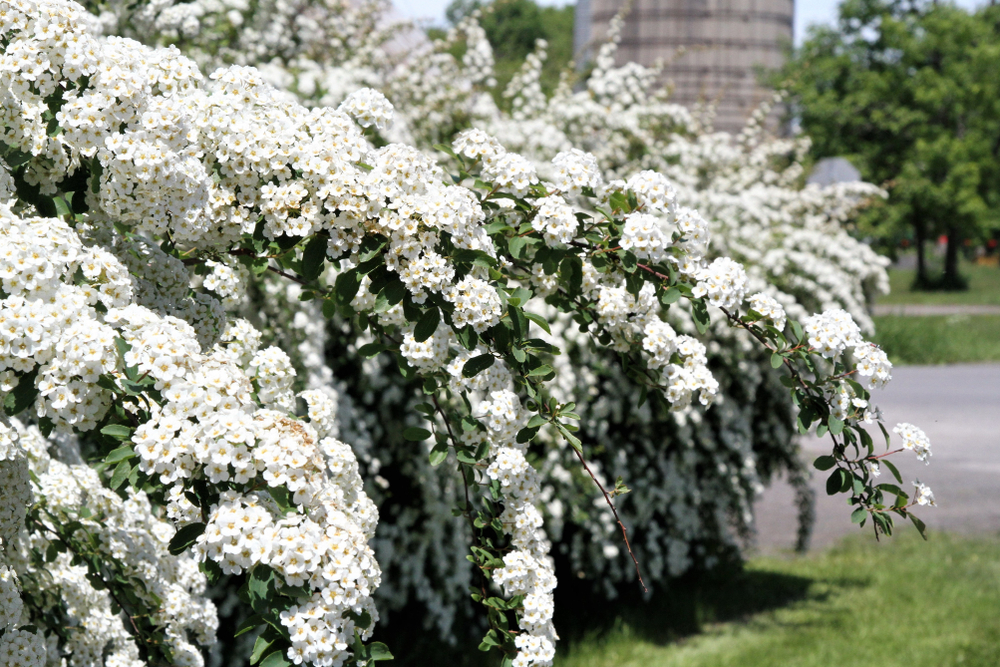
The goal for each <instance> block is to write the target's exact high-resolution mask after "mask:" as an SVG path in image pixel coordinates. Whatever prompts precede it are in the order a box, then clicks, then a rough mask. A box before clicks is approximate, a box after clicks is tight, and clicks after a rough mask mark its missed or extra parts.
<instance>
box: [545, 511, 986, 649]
mask: <svg viewBox="0 0 1000 667" xmlns="http://www.w3.org/2000/svg"><path fill="white" fill-rule="evenodd" d="M912 533H913V531H907V533H904V534H902V535H898V536H896V537H893V538H890V539H888V540H883V541H882V543H880V544H876V543H874V542H873V541H871V540H864V539H858V538H855V539H851V540H848V541H846V542H844V543H843V544H842V545H841V546H839V547H837V548H834V549H832V550H829V551H826V552H823V553H821V554H817V555H811V556H807V557H802V558H794V559H778V558H757V559H754V560H752V561H751V562H750V563H749V564H748V566H747V569H746V571H745V572H744V573H743V574H742V575H740V577H739V578H737V579H736V580H734V581H732V582H729V583H728V584H723V585H721V586H720V589H719V590H717V591H714V592H709V594H706V595H703V596H702V598H703V599H702V602H701V603H700V604H701V611H700V612H699V614H700V616H702V617H703V618H706V619H709V620H710V619H711V618H712V616H713V615H720V614H721V615H722V616H724V620H723V622H706V623H704V624H702V627H701V629H700V631H699V632H695V633H694V634H689V635H688V636H686V637H682V638H680V639H678V638H676V637H670V636H669V635H670V633H669V632H667V633H664V632H663V631H661V630H659V629H658V628H660V627H669V626H671V625H672V624H671V620H670V619H668V618H665V617H664V616H662V615H657V613H655V612H650V611H648V610H647V611H645V612H643V611H641V610H640V611H639V612H637V613H636V612H633V613H631V614H630V615H629V616H628V619H627V620H622V619H621V618H619V620H618V621H617V622H615V623H613V624H612V625H611V629H610V630H607V629H605V630H603V631H601V632H600V633H598V632H596V631H592V632H589V633H585V635H584V636H583V638H580V639H576V640H572V639H570V640H569V641H565V642H562V645H561V649H560V655H559V657H558V658H557V660H556V663H555V664H556V667H611V666H614V667H632V666H634V667H675V666H676V667H784V666H788V667H832V666H836V667H872V666H878V667H896V666H899V667H944V666H950V665H962V666H963V667H980V666H981V667H995V666H996V665H1000V613H998V612H1000V539H996V538H978V539H963V538H958V537H950V536H947V535H941V534H932V535H930V541H929V542H922V541H920V540H919V538H918V537H916V535H914V534H912ZM665 595H669V593H666V594H665ZM782 600H784V603H782ZM775 603H777V604H775ZM762 606H763V607H764V608H769V609H768V610H766V611H759V610H760V609H761V607H762ZM740 609H743V610H746V613H745V616H744V617H742V618H741V617H740V613H739V612H740ZM579 613H580V614H587V611H586V610H583V609H581V610H579ZM560 630H561V628H560ZM664 635H667V636H664Z"/></svg>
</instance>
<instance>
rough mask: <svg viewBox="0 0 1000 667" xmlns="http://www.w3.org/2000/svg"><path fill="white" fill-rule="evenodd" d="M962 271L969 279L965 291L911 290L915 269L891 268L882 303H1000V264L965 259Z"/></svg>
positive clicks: (881, 298)
mask: <svg viewBox="0 0 1000 667" xmlns="http://www.w3.org/2000/svg"><path fill="white" fill-rule="evenodd" d="M960 271H961V273H962V275H964V276H966V277H967V278H968V279H969V289H968V290H967V291H965V292H911V291H910V285H912V284H913V278H914V276H915V275H916V270H914V269H895V268H892V269H889V284H890V289H891V291H890V292H889V294H886V295H884V296H879V297H878V299H877V301H878V303H887V304H894V303H921V304H974V305H983V304H988V305H1000V268H997V267H995V266H977V265H976V264H972V263H970V262H963V263H962V265H961V269H960Z"/></svg>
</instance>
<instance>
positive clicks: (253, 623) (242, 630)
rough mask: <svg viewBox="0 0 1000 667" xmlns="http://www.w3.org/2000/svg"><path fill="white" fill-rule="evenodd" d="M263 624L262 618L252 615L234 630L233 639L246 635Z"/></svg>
mask: <svg viewBox="0 0 1000 667" xmlns="http://www.w3.org/2000/svg"><path fill="white" fill-rule="evenodd" d="M263 623H264V617H263V616H261V615H259V614H252V615H251V616H249V617H248V618H247V619H246V620H244V621H243V622H242V623H240V626H239V627H238V628H236V634H234V635H233V637H239V636H240V635H243V634H246V633H248V632H250V631H251V630H253V629H254V628H256V627H257V626H259V625H262V624H263Z"/></svg>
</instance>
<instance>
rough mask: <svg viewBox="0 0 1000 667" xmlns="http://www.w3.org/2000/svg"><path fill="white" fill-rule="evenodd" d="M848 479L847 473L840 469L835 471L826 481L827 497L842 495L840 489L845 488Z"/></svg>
mask: <svg viewBox="0 0 1000 667" xmlns="http://www.w3.org/2000/svg"><path fill="white" fill-rule="evenodd" d="M846 478H847V473H845V472H844V471H843V470H841V469H840V468H837V469H836V470H834V471H833V474H831V475H830V477H829V478H828V479H827V480H826V493H827V495H830V496H833V495H836V494H838V493H840V489H841V488H842V487H843V486H844V480H845V479H846Z"/></svg>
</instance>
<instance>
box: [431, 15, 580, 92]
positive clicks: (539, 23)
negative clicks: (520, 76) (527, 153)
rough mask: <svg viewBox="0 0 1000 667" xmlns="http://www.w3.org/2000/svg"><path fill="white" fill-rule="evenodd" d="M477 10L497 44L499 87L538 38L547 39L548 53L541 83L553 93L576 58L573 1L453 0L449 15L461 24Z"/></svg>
mask: <svg viewBox="0 0 1000 667" xmlns="http://www.w3.org/2000/svg"><path fill="white" fill-rule="evenodd" d="M477 10H479V11H480V17H479V24H480V25H481V26H482V28H483V30H485V31H486V38H487V39H488V40H489V42H490V46H492V47H493V57H494V58H495V59H496V64H495V65H494V73H495V76H496V79H497V82H498V84H499V85H498V86H497V90H498V91H499V90H503V87H504V86H506V84H507V82H508V81H510V80H511V79H512V78H513V76H514V74H515V73H516V72H517V71H518V70H519V69H520V68H521V65H522V64H523V63H524V61H525V59H526V58H527V57H528V54H529V53H531V52H532V51H534V50H535V45H536V43H537V41H538V40H539V39H544V40H545V41H546V42H547V43H548V49H547V52H548V57H547V59H546V60H545V65H544V66H543V68H542V76H541V80H540V83H541V85H542V90H544V91H545V92H547V93H551V92H552V90H553V89H554V88H555V86H556V84H557V83H558V82H559V76H560V74H561V72H562V71H563V69H564V68H565V67H566V66H567V65H568V64H569V63H570V61H571V60H572V59H573V10H574V7H573V5H566V6H564V7H540V6H539V5H538V4H537V3H535V2H534V0H488V1H487V2H483V1H482V0H453V2H452V3H451V4H450V5H448V9H447V10H446V11H445V17H446V18H447V19H448V22H449V23H450V24H451V25H457V24H458V23H459V22H460V21H461V20H462V19H463V18H465V17H466V16H469V15H470V14H472V13H473V12H474V11H477ZM498 102H499V100H498Z"/></svg>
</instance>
